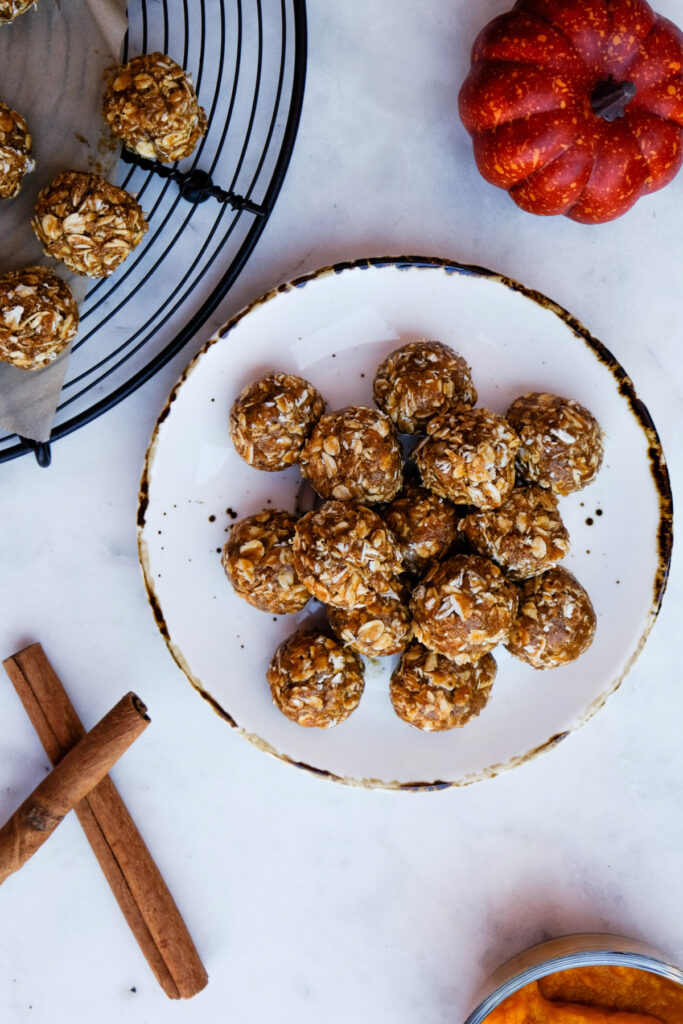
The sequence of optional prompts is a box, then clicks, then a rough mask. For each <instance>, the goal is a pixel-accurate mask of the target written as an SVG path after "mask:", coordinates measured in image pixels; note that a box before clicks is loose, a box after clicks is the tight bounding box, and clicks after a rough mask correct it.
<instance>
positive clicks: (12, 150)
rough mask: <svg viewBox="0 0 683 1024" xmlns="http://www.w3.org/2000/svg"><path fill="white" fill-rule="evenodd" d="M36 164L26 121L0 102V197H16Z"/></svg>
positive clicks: (0, 19)
mask: <svg viewBox="0 0 683 1024" xmlns="http://www.w3.org/2000/svg"><path fill="white" fill-rule="evenodd" d="M1 9H2V7H1V4H0V10H1ZM1 21H2V18H1V17H0V22H1ZM35 166H36V164H35V160H34V159H33V157H32V156H31V136H30V134H29V130H28V125H27V124H26V121H24V119H23V117H22V116H21V114H18V113H17V112H16V110H12V108H11V107H8V106H7V104H5V103H0V199H12V198H14V196H16V195H17V194H18V192H19V190H20V189H21V183H22V179H23V177H24V175H25V174H29V173H30V172H31V171H32V170H33V169H34V168H35Z"/></svg>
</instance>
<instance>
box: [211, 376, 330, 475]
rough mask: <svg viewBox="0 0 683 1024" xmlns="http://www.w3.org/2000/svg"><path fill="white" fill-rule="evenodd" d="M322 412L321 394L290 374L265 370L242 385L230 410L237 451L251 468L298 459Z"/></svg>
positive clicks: (273, 467) (279, 466)
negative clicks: (249, 382) (255, 378)
mask: <svg viewBox="0 0 683 1024" xmlns="http://www.w3.org/2000/svg"><path fill="white" fill-rule="evenodd" d="M324 411H325V402H324V401H323V398H322V396H321V395H320V393H319V392H318V391H317V390H316V388H314V387H313V385H312V384H309V383H308V381H307V380H304V379H303V378H302V377H296V376H295V375H294V374H293V373H268V374H266V376H265V377H261V379H260V380H255V381H253V382H252V383H251V384H247V386H246V387H244V388H242V390H241V391H240V393H239V395H238V397H237V398H236V399H235V401H234V403H233V406H232V409H231V410H230V420H229V428H230V437H231V438H232V442H233V444H234V445H235V449H236V450H237V454H238V455H241V457H242V458H243V459H244V461H245V462H248V463H249V465H250V466H253V467H254V468H255V469H265V470H267V471H268V472H275V471H277V470H279V469H286V468H287V466H292V465H294V464H295V463H297V462H298V461H299V457H300V455H301V449H302V447H303V445H304V442H305V441H306V438H307V437H308V435H309V434H310V432H311V430H312V429H313V426H314V424H315V423H316V422H317V420H319V419H320V417H321V416H322V414H323V413H324Z"/></svg>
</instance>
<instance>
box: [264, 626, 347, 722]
mask: <svg viewBox="0 0 683 1024" xmlns="http://www.w3.org/2000/svg"><path fill="white" fill-rule="evenodd" d="M266 678H267V680H268V685H269V686H270V691H271V693H272V695H273V703H274V704H275V705H276V706H277V707H278V708H279V709H280V711H281V712H282V713H283V715H286V716H287V718H291V720H292V721H293V722H296V723H297V725H305V726H309V727H311V726H313V727H315V728H318V729H330V728H332V726H333V725H338V724H339V723H340V722H343V721H344V719H346V718H348V717H349V715H350V714H351V712H352V711H355V709H356V708H357V707H358V702H359V701H360V698H361V695H362V693H363V687H364V685H365V680H364V678H363V665H362V662H361V660H360V658H359V657H358V655H357V654H354V652H353V651H350V650H348V649H347V648H344V647H342V646H341V644H340V643H338V642H337V641H336V640H334V639H333V638H332V637H331V636H328V635H327V633H323V632H320V631H318V630H305V629H300V630H298V631H297V632H296V633H294V634H293V635H292V636H290V637H289V638H288V639H287V640H285V641H284V642H283V643H281V644H280V646H279V647H278V648H277V650H276V651H275V654H274V655H273V658H272V661H271V663H270V666H269V668H268V672H267V674H266Z"/></svg>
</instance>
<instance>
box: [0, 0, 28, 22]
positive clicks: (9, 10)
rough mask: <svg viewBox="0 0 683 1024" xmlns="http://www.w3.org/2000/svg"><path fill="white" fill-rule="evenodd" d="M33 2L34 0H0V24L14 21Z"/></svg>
mask: <svg viewBox="0 0 683 1024" xmlns="http://www.w3.org/2000/svg"><path fill="white" fill-rule="evenodd" d="M35 3H36V0H0V25H6V24H9V22H10V21H14V19H15V18H18V17H19V15H20V14H23V13H24V11H27V10H28V9H29V7H33V5H34V4H35Z"/></svg>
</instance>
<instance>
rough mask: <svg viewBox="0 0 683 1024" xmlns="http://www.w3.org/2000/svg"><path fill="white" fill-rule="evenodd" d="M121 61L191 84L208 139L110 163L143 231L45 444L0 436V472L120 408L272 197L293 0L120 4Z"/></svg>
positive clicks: (181, 331) (235, 270)
mask: <svg viewBox="0 0 683 1024" xmlns="http://www.w3.org/2000/svg"><path fill="white" fill-rule="evenodd" d="M128 19H129V28H128V35H127V37H126V45H125V53H124V56H128V55H131V56H132V55H133V54H137V53H151V52H153V51H154V50H161V51H162V52H164V53H168V54H169V55H170V56H172V57H173V58H174V59H175V60H176V61H177V62H178V63H180V64H182V66H183V67H185V68H187V69H188V70H189V71H190V72H191V75H192V80H193V82H194V84H195V86H196V88H197V92H198V94H199V100H200V102H201V104H202V106H203V107H204V109H205V110H206V113H207V117H208V120H209V129H208V131H207V134H206V136H205V137H204V139H203V140H202V143H201V146H200V147H199V148H198V149H197V150H196V151H195V153H194V154H193V156H192V157H191V158H189V159H188V160H187V161H183V163H182V164H181V165H180V166H179V167H178V166H176V167H171V168H169V167H164V166H162V165H159V164H154V163H152V162H151V161H147V160H137V159H135V160H134V162H130V161H129V160H128V159H127V158H126V157H124V158H122V160H121V161H120V163H119V167H118V172H117V176H116V179H115V180H116V184H118V185H121V186H122V187H123V188H125V189H128V190H129V191H130V192H133V193H134V194H136V195H137V197H138V201H139V202H140V203H141V205H142V207H143V209H144V210H145V213H146V215H147V220H148V222H149V233H148V235H147V236H146V237H145V240H144V241H143V243H142V244H141V245H139V246H138V247H137V249H135V250H134V252H133V253H132V254H131V256H130V257H129V258H128V259H127V260H126V262H125V263H124V264H123V265H122V267H121V268H120V269H119V270H118V271H117V272H115V273H114V274H113V275H112V276H111V277H109V278H105V279H102V280H100V281H98V282H97V283H96V284H94V285H93V286H91V288H90V289H89V291H88V293H87V295H86V298H85V301H84V303H83V306H82V308H81V323H80V329H79V333H78V337H77V339H76V342H75V344H74V347H73V350H72V353H71V356H70V359H69V364H68V369H67V376H66V379H65V382H64V387H63V390H62V393H61V397H60V402H59V406H58V409H57V415H56V418H55V423H54V427H53V429H52V434H51V437H50V442H49V443H48V444H36V443H34V442H31V441H27V440H24V439H22V438H19V437H17V435H1V434H0V462H4V461H7V460H9V459H12V458H16V457H17V456H20V455H23V454H25V453H27V452H30V451H33V452H34V453H35V455H36V458H37V459H38V462H39V463H40V464H41V465H48V464H49V462H50V457H51V452H50V445H51V444H52V442H54V441H55V440H57V439H59V438H61V437H64V436H65V435H66V434H69V433H71V431H73V430H76V429H77V428H79V427H82V426H84V425H85V424H87V423H89V422H90V421H91V420H93V419H95V418H96V417H97V416H99V415H101V414H102V413H104V412H106V411H107V410H108V409H111V408H112V407H113V406H114V405H116V404H117V403H118V402H120V401H122V400H123V399H124V398H126V397H127V396H128V395H130V394H131V393H132V392H133V391H135V390H136V389H137V388H138V387H140V385H141V384H143V383H144V382H145V381H147V380H149V378H150V377H152V376H153V375H154V373H155V372H156V371H157V370H158V369H159V368H160V367H162V366H163V365H164V364H165V363H166V362H168V360H169V359H171V358H172V356H174V355H175V354H176V353H177V352H178V351H179V350H180V349H181V348H182V347H183V346H184V345H185V344H186V343H187V342H188V341H189V340H190V338H191V337H192V336H193V334H195V332H196V331H197V330H198V329H199V328H200V327H201V325H202V324H203V323H204V321H205V320H206V319H207V318H208V317H209V315H210V314H211V312H212V311H213V310H214V309H215V307H216V306H217V305H218V303H219V302H220V300H221V299H222V298H223V297H224V296H225V294H226V292H227V291H228V290H229V288H230V287H231V285H232V284H233V283H234V282H235V280H236V278H237V277H238V275H239V274H240V272H241V270H242V269H243V267H244V265H245V263H246V261H247V259H248V258H249V255H250V254H251V252H252V251H253V249H254V246H255V245H256V243H257V241H258V239H259V237H260V235H261V232H262V231H263V228H264V227H265V224H266V221H267V219H268V216H269V215H270V213H271V211H272V209H273V207H274V205H275V201H276V199H277V196H278V193H279V191H280V187H281V185H282V182H283V180H284V177H285V173H286V171H287V166H288V164H289V159H290V156H291V153H292V149H293V146H294V140H295V138H296V133H297V128H298V124H299V116H300V113H301V105H302V101H303V93H304V83H305V76H306V5H305V0H130V3H129V7H128Z"/></svg>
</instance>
